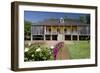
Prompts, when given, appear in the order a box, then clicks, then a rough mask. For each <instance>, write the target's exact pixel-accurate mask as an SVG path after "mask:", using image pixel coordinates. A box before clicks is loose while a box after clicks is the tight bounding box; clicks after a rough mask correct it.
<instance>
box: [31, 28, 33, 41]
mask: <svg viewBox="0 0 100 73" xmlns="http://www.w3.org/2000/svg"><path fill="white" fill-rule="evenodd" d="M32 27H33V26H31V42H32V40H33V35H32Z"/></svg>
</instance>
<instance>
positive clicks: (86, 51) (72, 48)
mask: <svg viewBox="0 0 100 73" xmlns="http://www.w3.org/2000/svg"><path fill="white" fill-rule="evenodd" d="M66 47H67V48H68V50H69V53H70V59H86V58H90V42H88V41H73V43H72V44H67V45H66Z"/></svg>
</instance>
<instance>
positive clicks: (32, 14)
mask: <svg viewBox="0 0 100 73" xmlns="http://www.w3.org/2000/svg"><path fill="white" fill-rule="evenodd" d="M85 15H87V14H80V13H62V12H40V11H24V20H27V21H30V22H32V23H36V22H39V21H43V20H45V19H49V18H57V19H60V18H64V17H67V18H72V19H79V17H80V16H85Z"/></svg>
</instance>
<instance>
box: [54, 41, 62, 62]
mask: <svg viewBox="0 0 100 73" xmlns="http://www.w3.org/2000/svg"><path fill="white" fill-rule="evenodd" d="M63 46H64V42H59V43H58V44H56V45H55V47H54V49H53V55H54V60H56V59H57V54H58V52H59V50H60V49H61V48H62V47H63Z"/></svg>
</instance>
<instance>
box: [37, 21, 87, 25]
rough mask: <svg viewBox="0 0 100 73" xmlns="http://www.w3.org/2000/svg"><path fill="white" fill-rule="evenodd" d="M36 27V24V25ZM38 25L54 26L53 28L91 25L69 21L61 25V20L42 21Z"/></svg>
mask: <svg viewBox="0 0 100 73" xmlns="http://www.w3.org/2000/svg"><path fill="white" fill-rule="evenodd" d="M35 25H36V24H35ZM37 25H47V26H48V25H52V26H56V25H57V26H62V25H65V26H70V25H73V26H74V25H89V24H84V23H82V22H80V21H71V20H68V21H64V23H60V21H59V20H44V21H41V22H38V23H37Z"/></svg>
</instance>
